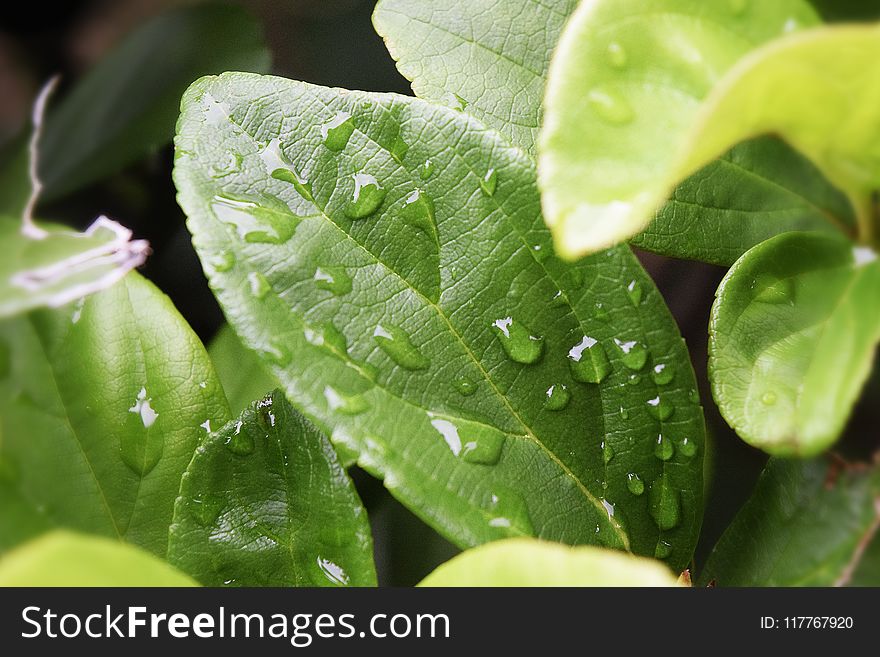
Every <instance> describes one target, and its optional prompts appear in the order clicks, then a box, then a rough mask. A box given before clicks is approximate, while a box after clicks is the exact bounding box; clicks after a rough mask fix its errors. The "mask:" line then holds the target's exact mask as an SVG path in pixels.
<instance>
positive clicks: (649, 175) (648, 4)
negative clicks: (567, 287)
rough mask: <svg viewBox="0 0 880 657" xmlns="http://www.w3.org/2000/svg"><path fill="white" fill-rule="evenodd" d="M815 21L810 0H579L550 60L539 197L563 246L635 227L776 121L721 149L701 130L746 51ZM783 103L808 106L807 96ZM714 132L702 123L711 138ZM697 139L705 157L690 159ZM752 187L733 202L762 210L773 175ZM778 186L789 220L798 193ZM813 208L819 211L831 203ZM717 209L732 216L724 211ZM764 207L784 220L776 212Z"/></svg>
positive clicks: (714, 197) (568, 249)
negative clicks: (789, 194)
mask: <svg viewBox="0 0 880 657" xmlns="http://www.w3.org/2000/svg"><path fill="white" fill-rule="evenodd" d="M818 20H819V19H818V17H817V16H816V14H815V12H814V11H813V9H812V8H811V7H810V6H809V5H808V4H807V3H806V2H804V1H803V0H778V1H777V2H747V1H745V2H740V1H739V0H736V1H732V2H704V1H703V0H650V1H649V0H596V1H594V2H582V3H581V4H580V6H579V7H578V9H577V11H576V12H575V13H574V15H573V16H572V19H571V20H570V21H569V23H568V24H567V26H566V29H565V31H564V32H563V35H562V37H561V38H560V41H559V45H558V47H557V49H556V51H555V54H554V57H553V61H552V62H551V66H550V74H549V78H548V84H547V92H546V97H545V110H546V116H545V123H544V126H543V129H542V132H541V136H540V142H539V151H540V154H539V167H538V170H539V174H540V176H539V183H540V186H541V190H542V203H543V207H544V213H545V217H546V219H547V222H548V224H549V225H550V226H551V227H552V229H553V232H554V237H555V241H556V245H557V249H558V250H559V252H560V253H562V254H564V255H566V256H571V257H574V256H576V255H580V254H583V253H586V252H591V251H597V250H600V249H602V248H605V247H607V246H608V245H609V244H614V243H617V242H619V241H621V240H624V239H628V238H629V237H632V236H634V235H636V234H638V233H639V232H641V231H642V230H643V229H644V228H645V227H646V226H647V225H648V223H649V221H650V220H651V218H652V216H653V215H654V212H655V210H657V209H658V208H660V207H661V205H662V204H663V203H664V201H665V200H666V199H667V197H668V196H669V195H670V193H671V192H672V190H673V189H674V187H675V185H676V184H678V183H679V182H681V181H682V180H684V179H685V178H686V177H687V176H688V175H689V174H692V173H695V172H697V171H698V170H699V169H700V168H701V167H703V166H705V165H707V164H709V163H711V162H712V161H713V160H714V159H715V158H717V157H719V156H721V155H723V154H724V153H725V152H726V151H727V150H728V149H730V147H731V146H734V145H735V144H736V143H737V142H739V141H742V140H743V139H745V138H747V137H752V136H756V135H759V134H762V133H764V132H770V131H772V130H770V129H764V130H761V131H758V132H748V133H744V134H739V135H738V136H737V138H735V139H728V140H724V141H723V147H720V148H718V147H717V146H720V145H722V144H721V142H720V141H719V140H717V135H711V136H710V137H711V138H710V139H709V141H711V142H712V144H713V149H712V150H711V153H710V152H709V151H708V150H707V149H705V148H704V146H705V145H704V144H702V143H699V142H698V141H697V140H696V139H692V135H694V134H695V133H696V132H699V128H697V127H696V126H698V125H699V123H700V122H701V120H702V117H703V116H705V114H704V108H705V107H706V106H709V105H711V104H712V102H710V101H708V100H707V98H708V97H709V95H710V93H711V92H712V90H713V89H714V88H715V87H716V86H717V85H718V83H719V81H720V80H721V79H722V77H723V76H724V74H725V73H726V72H727V71H728V70H729V69H730V68H731V67H733V66H734V65H735V64H736V62H737V61H739V60H740V59H741V58H743V56H744V55H746V54H747V53H748V52H749V51H751V50H752V49H754V48H756V47H758V46H760V45H761V44H764V43H766V42H768V41H770V40H772V39H774V38H776V37H778V36H780V35H782V34H784V33H786V32H790V31H793V30H798V29H800V28H802V27H807V26H812V25H815V24H817V23H818ZM832 59H834V57H832ZM760 98H762V99H763V98H764V96H761V97H760ZM762 103H763V100H762ZM784 104H785V105H786V106H787V107H792V106H794V107H798V108H804V107H810V105H808V104H805V103H804V102H803V101H802V99H795V100H787V101H786V102H785V103H784ZM818 104H819V106H824V102H823V103H818ZM812 107H814V108H815V107H816V102H815V101H814V102H813V104H812ZM748 114H749V113H748V112H746V111H744V112H742V116H746V115H748ZM764 127H765V128H770V126H764ZM780 127H781V126H780ZM707 135H708V133H707V132H703V133H702V138H703V139H706V138H707ZM698 148H699V149H701V151H703V152H704V153H705V155H704V156H702V157H699V158H697V157H693V153H694V151H696V150H697V149H698ZM746 159H747V160H748V163H747V164H746V167H745V171H741V170H738V169H737V164H736V158H728V162H727V163H726V164H724V163H721V164H719V165H716V166H715V167H714V168H713V169H710V170H709V171H707V172H703V174H702V175H701V179H702V180H703V185H716V184H717V182H718V180H719V179H722V180H723V177H724V176H725V175H727V174H728V173H729V172H731V171H735V172H736V173H735V175H736V176H737V177H739V178H749V177H750V176H749V174H748V173H746V172H747V171H749V170H752V169H755V168H757V167H756V165H755V164H754V159H755V158H754V154H751V153H748V152H747V154H746ZM757 175H758V176H759V177H761V176H763V174H762V173H758V174H757ZM698 180H699V179H698ZM695 184H699V183H698V182H697V183H695ZM754 185H755V187H754V189H753V190H749V192H748V196H747V197H746V198H744V199H739V200H737V201H736V203H735V204H734V205H733V208H734V209H736V208H737V207H738V206H739V205H745V206H746V209H748V210H750V211H755V210H759V209H760V208H759V207H755V205H756V204H755V203H754V202H753V201H756V200H759V199H760V191H761V188H762V187H764V188H766V186H767V185H766V183H764V182H762V181H761V180H758V182H757V183H754ZM798 189H799V190H805V189H808V187H807V185H806V184H803V185H799V186H798ZM778 191H779V190H774V192H776V193H774V197H775V199H776V201H777V203H775V204H774V205H778V204H779V203H781V204H782V209H783V210H785V211H786V212H785V213H783V217H782V218H783V219H784V218H785V216H786V215H788V214H790V212H791V209H792V207H793V206H794V205H797V202H796V199H786V198H785V193H784V192H785V191H786V190H782V192H783V193H782V194H779V193H778ZM736 193H737V189H736V187H735V186H730V185H727V184H723V185H722V186H721V188H720V189H718V190H717V191H716V192H714V193H713V192H711V191H709V192H702V193H700V192H699V190H694V192H693V195H696V196H697V198H699V197H700V196H702V198H703V199H705V201H702V200H699V201H698V204H699V205H700V206H704V205H709V204H710V203H711V204H713V205H714V207H715V208H727V207H728V206H727V205H726V204H725V203H724V202H725V200H726V199H729V198H730V197H732V196H735V195H736ZM801 193H803V194H805V195H806V197H807V199H809V197H810V196H812V194H809V193H808V192H801ZM805 200H806V199H805ZM793 201H794V202H793ZM769 209H776V208H772V207H771V208H769ZM810 210H811V211H810V213H809V214H811V215H814V214H815V215H817V216H818V217H819V218H821V215H822V214H823V212H822V210H824V208H822V207H821V205H820V207H819V208H811V209H810ZM667 212H674V207H673V208H671V209H669V210H667ZM710 214H711V215H712V216H713V217H714V221H716V222H718V223H720V224H722V225H724V224H725V217H724V214H723V213H721V212H720V211H719V210H716V211H714V212H710ZM763 217H764V220H766V221H768V222H773V221H775V220H776V219H777V216H776V215H775V213H773V212H765V213H763ZM789 221H790V218H789ZM664 223H668V222H664ZM734 225H736V224H734ZM715 230H716V231H718V232H719V233H720V234H722V235H723V234H725V233H726V232H727V231H725V230H722V229H721V228H716V229H715ZM663 231H665V232H668V231H669V228H665V229H663ZM663 231H661V232H663ZM732 232H735V231H732ZM706 237H707V238H709V237H711V233H710V234H709V235H707V236H706ZM685 239H687V240H688V241H691V239H694V238H693V237H692V238H685ZM706 243H708V239H707V240H706ZM649 244H650V242H649ZM692 248H693V247H691V249H692ZM694 254H698V251H695V253H694Z"/></svg>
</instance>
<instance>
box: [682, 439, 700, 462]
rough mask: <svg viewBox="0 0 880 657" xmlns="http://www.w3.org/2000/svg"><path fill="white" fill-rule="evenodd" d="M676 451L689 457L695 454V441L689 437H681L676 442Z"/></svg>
mask: <svg viewBox="0 0 880 657" xmlns="http://www.w3.org/2000/svg"><path fill="white" fill-rule="evenodd" d="M678 451H679V453H680V454H681V455H682V456H683V457H685V458H686V459H689V458H691V457H693V456H694V455H696V453H697V443H695V442H694V441H693V440H691V439H690V438H682V439H681V441H680V442H679V443H678Z"/></svg>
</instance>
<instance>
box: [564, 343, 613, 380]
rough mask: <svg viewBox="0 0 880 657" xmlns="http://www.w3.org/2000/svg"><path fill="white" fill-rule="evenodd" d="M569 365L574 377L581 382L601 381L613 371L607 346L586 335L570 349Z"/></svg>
mask: <svg viewBox="0 0 880 657" xmlns="http://www.w3.org/2000/svg"><path fill="white" fill-rule="evenodd" d="M568 367H569V369H570V370H571V375H572V376H573V377H574V379H575V380H576V381H580V382H581V383H600V382H601V381H602V380H603V379H604V378H605V377H606V376H608V374H609V373H610V372H611V363H610V362H609V361H608V356H607V355H605V348H604V347H603V346H602V345H601V344H599V342H598V341H597V340H595V339H594V338H591V337H589V336H586V335H585V336H584V337H583V339H582V340H581V341H580V342H578V343H577V344H576V345H574V346H573V347H572V348H571V349H569V351H568Z"/></svg>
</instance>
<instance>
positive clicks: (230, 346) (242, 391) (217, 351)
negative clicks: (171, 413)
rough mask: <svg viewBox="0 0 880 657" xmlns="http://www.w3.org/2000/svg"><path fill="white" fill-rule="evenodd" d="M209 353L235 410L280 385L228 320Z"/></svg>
mask: <svg viewBox="0 0 880 657" xmlns="http://www.w3.org/2000/svg"><path fill="white" fill-rule="evenodd" d="M208 355H209V356H210V357H211V362H213V363H214V369H215V370H216V371H217V376H218V377H219V379H220V383H221V384H222V385H223V390H224V392H226V398H227V399H228V400H229V407H230V408H231V409H232V412H233V413H234V414H235V413H240V412H241V411H243V410H244V409H245V408H247V407H248V405H249V404H250V403H251V402H252V401H254V400H257V399H262V398H263V396H264V395H265V394H266V393H267V392H269V391H270V390H272V389H273V388H275V387H276V386H277V385H278V383H277V382H276V381H275V379H274V378H273V377H272V375H271V374H270V373H269V371H268V370H267V369H266V367H265V366H264V365H263V363H262V361H260V359H259V357H258V356H257V354H255V353H254V352H253V351H251V350H250V349H248V348H247V347H245V346H244V345H243V344H242V343H241V340H239V339H238V336H237V335H236V334H235V331H233V330H232V327H230V326H229V325H228V324H224V325H223V326H221V327H220V330H219V331H217V334H216V335H215V336H214V339H213V340H211V344H209V345H208Z"/></svg>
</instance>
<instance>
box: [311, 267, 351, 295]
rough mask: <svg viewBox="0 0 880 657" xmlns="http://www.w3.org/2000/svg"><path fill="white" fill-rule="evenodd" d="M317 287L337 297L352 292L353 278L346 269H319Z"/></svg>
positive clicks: (316, 277)
mask: <svg viewBox="0 0 880 657" xmlns="http://www.w3.org/2000/svg"><path fill="white" fill-rule="evenodd" d="M314 280H315V287H317V288H318V289H319V290H327V291H328V292H332V293H333V294H335V295H336V296H342V295H343V294H348V293H349V292H351V276H349V275H348V272H346V271H345V267H318V268H317V269H316V270H315V276H314Z"/></svg>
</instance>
